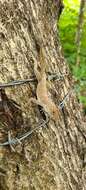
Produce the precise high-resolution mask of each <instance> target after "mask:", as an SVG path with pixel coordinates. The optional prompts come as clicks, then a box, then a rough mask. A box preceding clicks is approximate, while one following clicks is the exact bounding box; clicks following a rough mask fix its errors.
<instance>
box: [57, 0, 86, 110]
mask: <svg viewBox="0 0 86 190" xmlns="http://www.w3.org/2000/svg"><path fill="white" fill-rule="evenodd" d="M64 5H65V7H64V10H63V12H62V14H61V16H60V20H59V31H60V39H61V42H62V45H63V49H64V55H65V58H66V59H67V62H68V64H69V66H70V69H71V71H72V73H73V75H74V77H75V79H76V80H78V92H77V93H78V97H79V99H80V101H81V102H82V103H83V105H84V106H85V107H86V13H85V14H84V26H83V31H82V36H81V49H80V65H79V66H76V55H77V54H76V53H77V46H76V43H75V36H76V32H77V24H78V15H79V8H80V0H64ZM85 10H86V8H85ZM84 12H85V11H84Z"/></svg>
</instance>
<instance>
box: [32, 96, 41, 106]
mask: <svg viewBox="0 0 86 190" xmlns="http://www.w3.org/2000/svg"><path fill="white" fill-rule="evenodd" d="M29 102H33V103H34V104H37V105H39V106H42V105H41V103H40V102H39V101H38V100H37V99H36V98H30V99H29ZM42 107H43V106H42Z"/></svg>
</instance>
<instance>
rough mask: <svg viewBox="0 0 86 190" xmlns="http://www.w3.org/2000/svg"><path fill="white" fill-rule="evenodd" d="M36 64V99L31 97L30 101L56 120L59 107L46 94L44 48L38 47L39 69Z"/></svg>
mask: <svg viewBox="0 0 86 190" xmlns="http://www.w3.org/2000/svg"><path fill="white" fill-rule="evenodd" d="M38 66H39V65H38V64H37V63H35V65H34V73H35V75H36V78H37V81H38V85H37V89H36V95H37V99H35V98H31V99H30V101H32V102H33V103H36V104H38V105H40V106H42V107H43V108H44V111H45V112H47V113H48V114H49V116H50V118H52V119H53V120H54V121H57V120H58V116H59V108H58V107H56V105H55V103H54V102H53V100H52V99H51V98H50V97H49V95H48V89H47V84H46V83H47V81H46V73H45V69H46V63H45V60H44V50H43V48H41V49H40V71H38Z"/></svg>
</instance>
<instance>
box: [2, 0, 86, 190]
mask: <svg viewBox="0 0 86 190" xmlns="http://www.w3.org/2000/svg"><path fill="white" fill-rule="evenodd" d="M60 3H61V1H54V0H46V1H44V0H10V1H9V0H3V1H2V0H0V82H1V83H3V82H8V81H10V80H14V79H15V80H16V79H25V78H29V77H30V76H34V70H33V67H34V64H35V62H36V61H38V57H39V49H40V47H41V46H45V58H46V64H47V71H46V73H47V72H51V73H53V72H56V73H58V74H60V73H65V72H69V70H68V68H67V65H66V63H65V61H64V57H63V55H62V51H61V44H60V41H59V34H58V32H57V24H56V22H57V16H58V14H59V7H60V5H61V4H60ZM36 85H37V84H36V83H31V84H27V85H22V86H17V87H15V88H8V89H6V93H7V95H8V97H9V98H11V99H13V100H15V101H16V102H17V103H19V104H20V106H21V109H22V116H21V114H20V120H21V121H22V117H23V122H18V123H17V127H16V128H14V126H13V128H12V126H11V131H12V135H14V136H16V135H17V134H22V133H24V132H25V131H27V130H30V129H33V128H35V127H36V126H37V125H38V123H39V121H40V120H42V119H43V115H42V114H41V112H40V109H39V107H38V106H37V105H33V104H30V103H29V101H28V100H29V98H30V97H35V96H36ZM71 86H72V79H71V76H70V74H69V75H68V76H65V78H64V80H61V81H53V82H51V88H50V93H51V96H52V99H53V100H54V102H55V103H56V105H57V106H58V105H59V103H60V101H61V100H62V98H63V97H64V95H65V94H66V93H67V92H68V90H69V89H70V88H71ZM80 109H81V108H80V105H79V103H78V101H77V98H76V96H75V94H74V93H73V94H71V96H70V98H69V99H68V101H67V103H66V104H65V107H64V109H63V110H62V111H60V118H59V121H58V124H56V123H55V122H53V121H52V120H50V121H49V124H48V125H46V127H45V128H41V129H40V130H38V131H36V132H35V133H34V134H32V135H31V136H30V137H29V138H27V139H26V140H24V141H23V142H22V144H18V145H16V146H14V147H15V152H12V151H11V150H10V147H9V146H6V147H0V189H1V190H8V189H9V190H15V189H16V190H32V189H34V190H35V189H36V190H40V189H46V190H48V189H49V190H63V189H64V190H76V189H77V190H81V189H83V190H84V189H85V181H86V173H85V157H84V155H85V138H86V137H85V123H84V122H83V117H82V114H81V111H80ZM16 119H18V118H16ZM20 120H19V121H20ZM3 123H4V122H2V121H1V122H0V132H1V134H0V142H4V141H5V140H6V138H7V132H8V131H9V130H10V127H9V122H8V123H7V125H6V123H4V124H3ZM4 125H5V127H4ZM11 125H12V123H11ZM6 126H7V128H6ZM8 127H9V128H8Z"/></svg>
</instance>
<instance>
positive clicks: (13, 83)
mask: <svg viewBox="0 0 86 190" xmlns="http://www.w3.org/2000/svg"><path fill="white" fill-rule="evenodd" d="M66 75H68V74H67V73H66V74H60V75H58V74H57V73H53V74H49V75H48V77H47V79H48V80H50V81H51V80H60V79H63V78H64V76H66ZM35 81H36V78H35V77H33V78H29V79H24V80H14V81H11V82H8V83H4V84H0V88H7V87H12V86H16V85H22V84H25V83H28V82H35ZM71 91H72V90H70V91H69V92H68V93H67V94H66V95H65V97H64V98H63V100H62V101H61V103H60V104H59V108H61V109H62V108H63V107H64V104H65V101H66V100H67V98H68V97H69V95H70V93H71ZM44 113H45V116H46V120H43V123H42V124H40V125H38V126H37V127H35V128H34V129H32V130H30V131H28V132H26V133H24V134H23V135H21V136H19V137H16V138H11V134H10V132H9V133H8V140H7V141H5V142H3V143H0V146H7V145H10V147H11V149H12V150H13V151H15V149H14V148H13V146H12V145H15V144H17V143H21V141H22V140H24V139H26V138H27V137H29V136H30V135H31V134H33V133H34V132H35V131H36V130H38V129H39V128H41V127H44V126H45V125H46V124H47V123H48V122H49V115H48V114H47V113H46V112H45V111H44Z"/></svg>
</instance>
